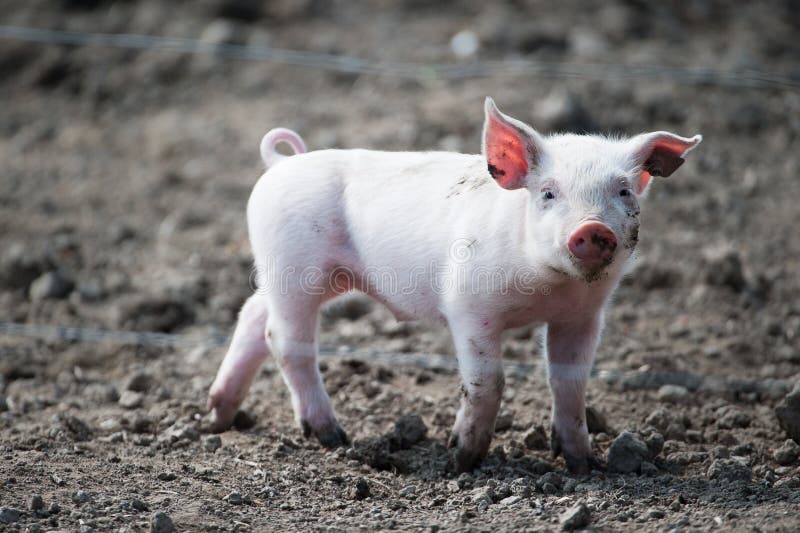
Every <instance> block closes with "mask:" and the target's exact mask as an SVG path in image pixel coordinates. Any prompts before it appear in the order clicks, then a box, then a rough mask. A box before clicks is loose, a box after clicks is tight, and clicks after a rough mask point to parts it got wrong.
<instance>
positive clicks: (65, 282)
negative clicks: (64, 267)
mask: <svg viewBox="0 0 800 533" xmlns="http://www.w3.org/2000/svg"><path fill="white" fill-rule="evenodd" d="M74 287H75V283H74V282H73V281H72V280H71V279H69V278H67V277H66V275H65V274H63V273H61V272H59V271H58V270H53V271H50V272H46V273H45V274H42V275H41V276H39V277H38V278H36V280H35V281H34V282H33V283H31V287H30V289H29V292H28V295H29V296H30V299H31V300H33V301H35V302H36V301H41V300H47V299H61V298H65V297H67V296H68V295H69V293H70V292H72V289H73V288H74Z"/></svg>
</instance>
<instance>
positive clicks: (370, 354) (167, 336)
mask: <svg viewBox="0 0 800 533" xmlns="http://www.w3.org/2000/svg"><path fill="white" fill-rule="evenodd" d="M3 336H6V337H23V338H29V339H40V340H46V341H70V342H87V343H88V342H91V343H102V342H108V343H113V344H120V345H134V346H155V347H161V348H193V347H198V346H205V347H208V348H219V347H221V346H226V345H227V344H228V343H229V341H230V337H228V336H226V335H218V334H212V335H205V336H190V335H177V334H171V333H159V332H152V331H121V330H112V329H103V328H75V327H66V326H57V325H43V324H21V323H18V322H0V337H3ZM1 354H2V351H0V355H1ZM319 354H320V356H321V357H323V358H330V359H355V360H359V361H368V362H372V363H380V364H384V365H387V366H396V365H405V366H413V367H416V368H423V369H441V370H457V369H458V362H457V361H456V359H455V357H452V356H448V355H443V354H436V353H422V352H408V353H407V352H386V351H382V350H375V349H366V350H365V349H356V350H354V349H344V350H343V349H336V348H330V347H321V348H320V350H319ZM503 366H504V369H505V372H506V373H507V374H509V375H514V376H519V377H522V376H529V375H531V374H532V373H536V372H540V373H543V372H544V371H545V369H544V365H543V364H542V363H520V362H515V361H504V363H503ZM592 374H593V375H595V376H597V377H598V378H599V379H601V380H602V381H604V382H605V383H607V384H608V385H612V386H619V387H622V388H623V389H658V388H659V387H661V386H662V385H682V386H684V387H686V388H687V389H689V390H692V391H695V390H702V391H707V392H710V393H712V394H718V393H722V392H728V393H731V392H732V393H735V394H740V393H757V394H764V395H768V396H772V395H774V394H775V391H776V390H782V391H784V392H787V393H788V392H789V390H790V389H791V388H792V387H793V385H794V384H793V383H792V382H790V381H789V380H782V379H765V380H761V381H756V380H750V379H741V378H734V377H727V376H710V375H701V374H690V373H687V372H653V371H641V370H635V371H631V370H620V369H614V368H602V367H598V366H597V365H595V367H594V368H593V369H592Z"/></svg>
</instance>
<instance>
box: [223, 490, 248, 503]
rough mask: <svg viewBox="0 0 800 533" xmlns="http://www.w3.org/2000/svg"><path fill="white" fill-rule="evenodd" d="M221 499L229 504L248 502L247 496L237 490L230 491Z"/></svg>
mask: <svg viewBox="0 0 800 533" xmlns="http://www.w3.org/2000/svg"><path fill="white" fill-rule="evenodd" d="M223 500H225V501H226V502H228V503H229V504H231V505H242V504H243V503H248V501H249V498H247V497H244V496H242V495H241V494H240V493H238V492H231V493H229V494H228V495H227V496H225V497H224V498H223Z"/></svg>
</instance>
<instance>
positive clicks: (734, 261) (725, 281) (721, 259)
mask: <svg viewBox="0 0 800 533" xmlns="http://www.w3.org/2000/svg"><path fill="white" fill-rule="evenodd" d="M705 267H706V283H708V284H709V285H711V286H715V287H727V288H729V289H732V290H733V291H735V292H742V291H743V290H744V289H745V288H746V287H747V280H746V278H745V277H744V267H743V266H742V258H741V257H740V256H739V253H738V252H737V251H735V250H730V251H725V252H722V253H716V254H714V255H711V256H709V257H707V258H706V265H705Z"/></svg>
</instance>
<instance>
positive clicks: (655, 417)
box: [645, 407, 688, 440]
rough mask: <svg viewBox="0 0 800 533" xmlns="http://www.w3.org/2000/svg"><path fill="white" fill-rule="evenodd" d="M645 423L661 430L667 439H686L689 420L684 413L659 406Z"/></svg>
mask: <svg viewBox="0 0 800 533" xmlns="http://www.w3.org/2000/svg"><path fill="white" fill-rule="evenodd" d="M645 423H647V424H649V425H651V426H653V427H654V428H656V429H657V430H658V431H660V432H661V433H662V434H663V435H664V436H665V437H666V438H667V439H672V440H685V438H686V428H687V427H688V420H687V419H686V416H685V415H684V414H683V413H680V412H675V410H670V409H666V408H664V407H659V408H658V409H656V410H655V411H653V412H652V413H650V415H649V416H648V417H647V419H646V420H645Z"/></svg>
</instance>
